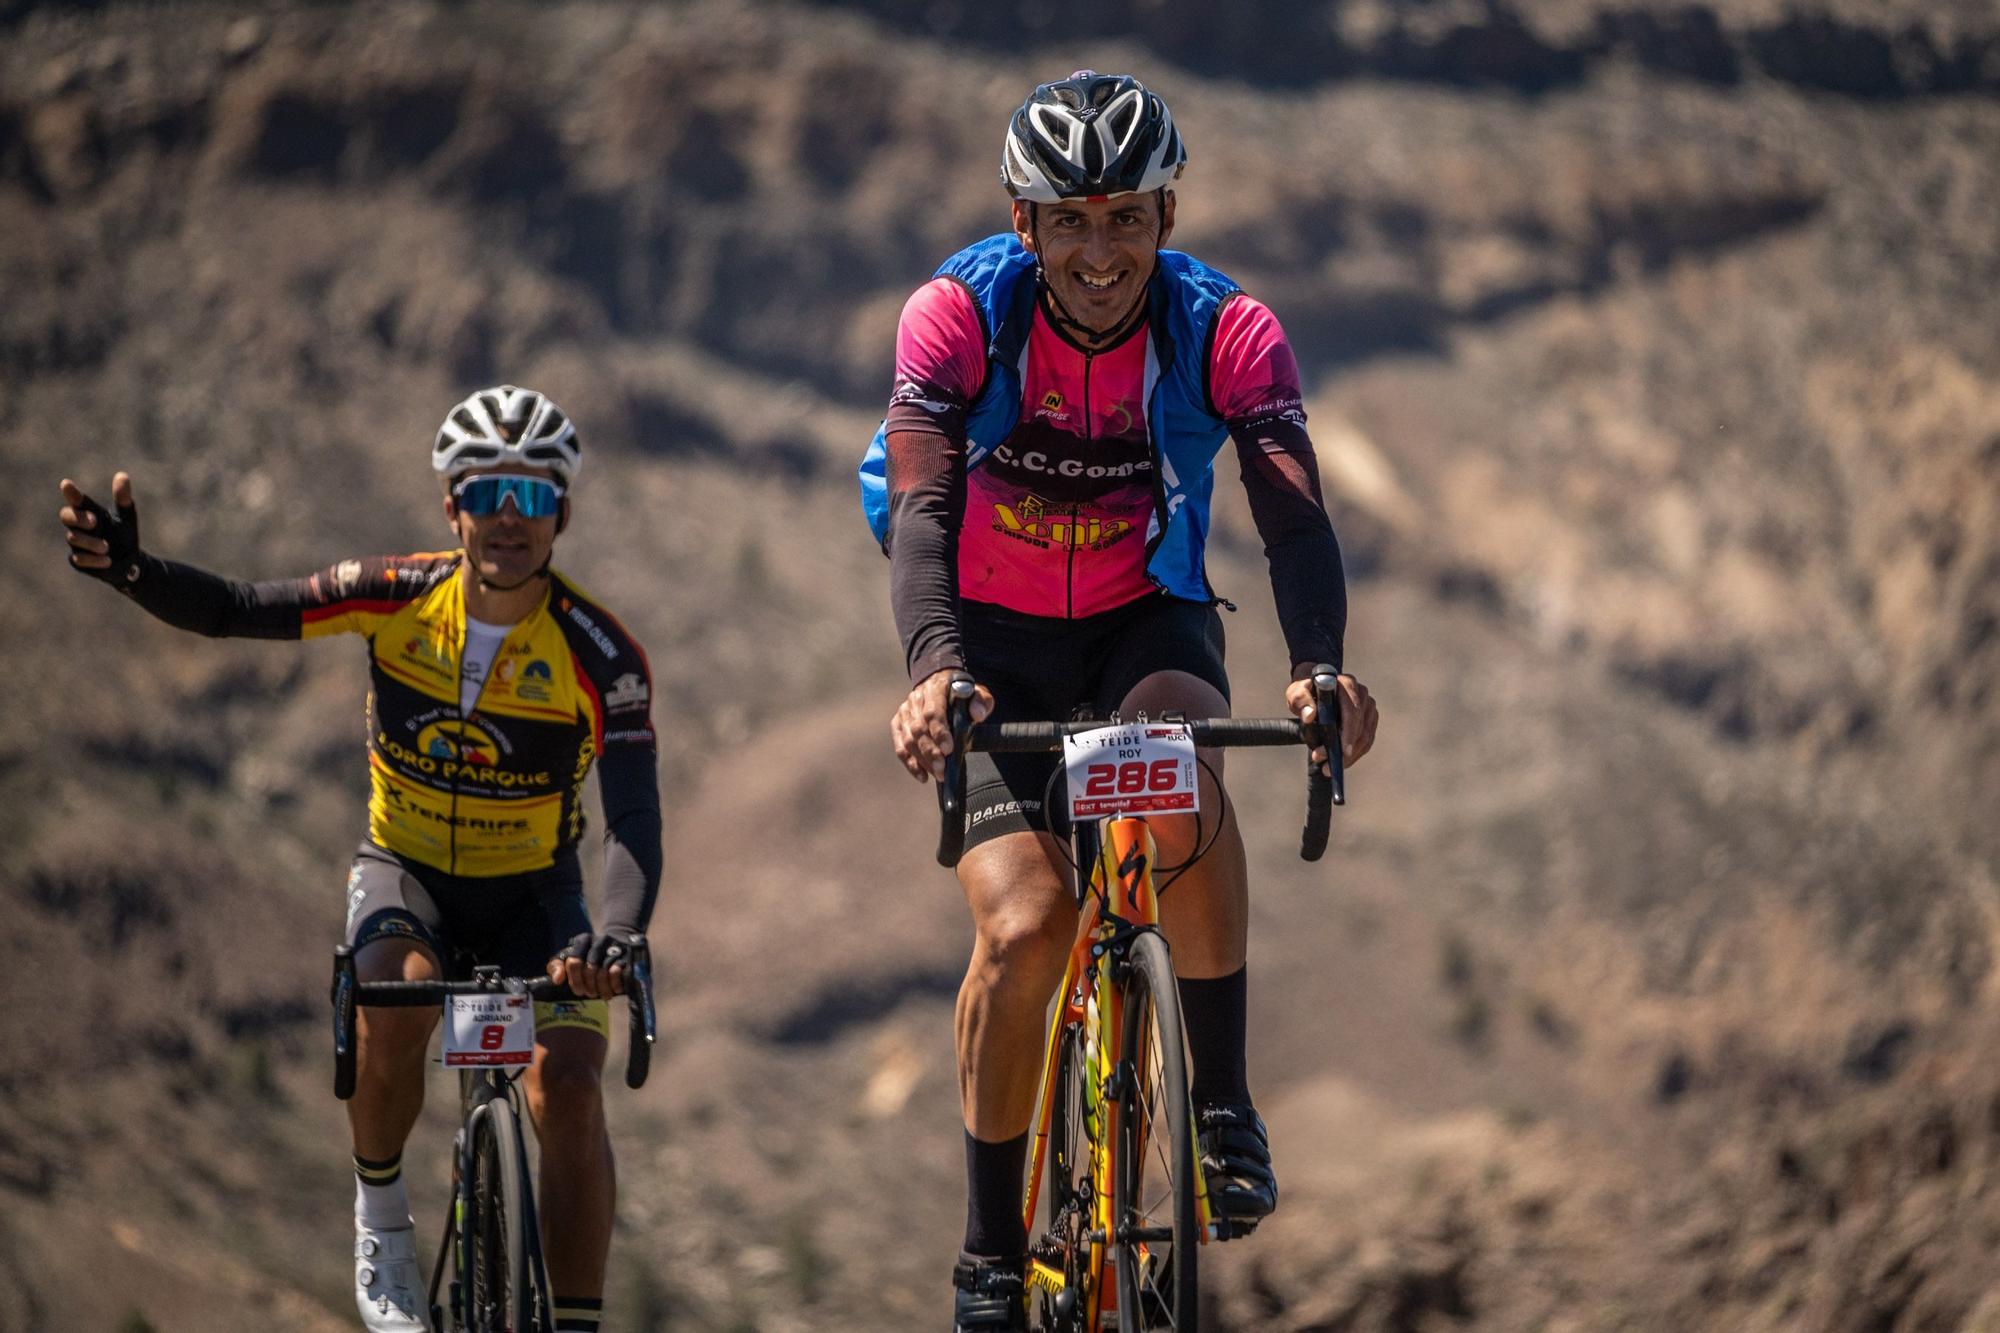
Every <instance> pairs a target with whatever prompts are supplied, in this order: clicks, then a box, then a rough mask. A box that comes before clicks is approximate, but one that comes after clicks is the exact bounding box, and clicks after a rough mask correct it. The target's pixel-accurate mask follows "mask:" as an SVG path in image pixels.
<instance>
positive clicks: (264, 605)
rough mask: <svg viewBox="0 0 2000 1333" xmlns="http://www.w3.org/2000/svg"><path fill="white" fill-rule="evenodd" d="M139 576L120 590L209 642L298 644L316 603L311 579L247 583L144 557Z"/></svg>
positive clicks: (169, 561) (175, 626) (163, 617)
mask: <svg viewBox="0 0 2000 1333" xmlns="http://www.w3.org/2000/svg"><path fill="white" fill-rule="evenodd" d="M138 564H139V577H138V578H137V579H135V580H134V581H133V582H131V583H128V584H124V585H121V586H120V591H121V592H123V593H124V594H125V595H126V596H128V597H130V598H131V599H132V600H133V601H135V602H137V603H138V604H139V605H140V606H141V607H144V608H145V609H146V611H147V612H149V613H150V614H152V615H154V616H157V617H158V618H159V619H161V620H164V621H166V622H167V623H168V624H169V625H172V626H173V627H174V628H175V629H184V630H192V631H193V632H194V633H196V634H206V635H208V636H209V637H210V638H248V639H296V638H298V637H299V635H300V626H301V625H302V624H303V623H304V622H303V617H302V616H301V612H302V611H303V610H304V609H305V607H306V606H307V605H309V604H312V603H313V602H314V601H315V600H316V599H315V598H314V597H313V594H312V589H311V586H310V585H311V582H312V581H311V580H310V579H273V580H271V581H269V582H265V583H245V582H243V581H242V580H241V579H227V578H224V577H222V576H221V575H220V574H211V573H209V572H208V571H207V570H205V569H196V568H195V567H194V566H193V565H183V564H180V563H178V562H176V561H172V560H162V559H160V557H158V556H156V555H144V554H142V555H140V556H139V559H138Z"/></svg>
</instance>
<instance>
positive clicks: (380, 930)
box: [347, 842, 448, 981]
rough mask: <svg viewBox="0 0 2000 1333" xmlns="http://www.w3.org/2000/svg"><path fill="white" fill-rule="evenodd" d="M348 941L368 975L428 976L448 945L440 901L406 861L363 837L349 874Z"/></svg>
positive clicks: (362, 974)
mask: <svg viewBox="0 0 2000 1333" xmlns="http://www.w3.org/2000/svg"><path fill="white" fill-rule="evenodd" d="M347 943H348V946H349V947H350V948H352V949H353V950H354V965H355V974H356V976H358V977H359V978H360V979H361V980H363V981H426V980H431V979H434V978H436V977H438V976H440V975H442V970H441V966H440V964H439V961H438V960H439V959H440V958H442V957H443V956H444V954H445V953H446V951H447V947H448V946H447V944H446V938H445V934H444V926H443V920H442V918H441V916H440V915H439V912H438V908H437V904H436V902H435V901H433V900H432V898H431V895H430V894H429V892H427V891H426V890H425V888H424V886H423V885H422V884H421V883H419V882H418V881H417V878H416V876H415V875H413V874H411V873H410V872H409V871H408V870H407V869H405V868H404V866H403V864H402V862H400V861H398V860H397V859H396V858H395V857H394V856H393V855H391V854H390V853H388V852H385V851H383V850H382V849H381V848H379V847H377V846H375V845H374V844H373V843H366V842H364V843H362V844H361V848H360V850H359V851H357V852H356V853H355V855H354V865H353V867H352V869H350V870H349V871H348V874H347Z"/></svg>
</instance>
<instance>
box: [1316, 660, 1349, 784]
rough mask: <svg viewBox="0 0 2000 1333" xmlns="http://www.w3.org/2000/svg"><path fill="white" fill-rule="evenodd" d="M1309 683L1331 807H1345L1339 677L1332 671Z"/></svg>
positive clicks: (1321, 673) (1319, 674)
mask: <svg viewBox="0 0 2000 1333" xmlns="http://www.w3.org/2000/svg"><path fill="white" fill-rule="evenodd" d="M1312 679H1313V717H1314V718H1315V719H1316V720H1317V721H1318V723H1319V728H1320V735H1321V737H1322V739H1323V740H1324V741H1325V743H1326V762H1327V766H1328V767H1329V768H1330V769H1331V770H1332V774H1331V776H1332V778H1333V803H1334V804H1335V805H1346V804H1347V774H1346V771H1345V768H1344V766H1343V765H1342V764H1341V761H1340V677H1339V676H1337V675H1335V674H1334V673H1333V672H1331V671H1315V672H1314V673H1313V678H1312ZM1307 762H1308V763H1310V762H1311V761H1310V760H1308V761H1307Z"/></svg>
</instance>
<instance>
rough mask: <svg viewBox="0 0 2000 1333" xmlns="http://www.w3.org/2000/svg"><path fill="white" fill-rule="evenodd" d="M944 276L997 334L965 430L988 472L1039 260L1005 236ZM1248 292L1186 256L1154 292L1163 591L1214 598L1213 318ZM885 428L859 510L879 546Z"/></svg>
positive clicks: (1164, 269)
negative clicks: (1207, 560)
mask: <svg viewBox="0 0 2000 1333" xmlns="http://www.w3.org/2000/svg"><path fill="white" fill-rule="evenodd" d="M935 276H936V277H940V278H954V279H956V280H958V281H959V282H962V283H964V284H965V286H966V288H967V290H969V291H970V292H971V293H972V298H973V302H974V304H975V305H977V307H978V309H979V318H980V324H981V327H982V328H985V329H987V330H990V331H991V333H992V340H991V341H990V342H989V343H988V344H987V346H986V383H985V385H984V386H983V387H982V388H981V389H980V392H979V397H978V398H976V399H974V400H973V402H972V406H971V408H970V410H969V411H968V413H967V415H966V422H965V433H966V466H967V467H978V466H979V465H980V464H981V463H982V462H984V461H985V459H986V455H987V454H988V453H990V452H991V451H992V449H993V446H994V445H996V444H999V443H1000V442H1001V441H1002V440H1004V439H1006V438H1007V436H1008V435H1009V433H1011V432H1012V431H1013V429H1014V426H1015V424H1016V423H1017V422H1018V421H1019V420H1020V417H1021V381H1022V378H1023V377H1024V375H1025V372H1026V366H1025V361H1026V358H1027V355H1028V331H1029V329H1030V328H1031V327H1032V326H1033V322H1034V318H1035V257H1034V256H1033V255H1031V254H1029V253H1028V251H1027V250H1026V249H1024V248H1023V247H1022V245H1021V242H1020V241H1019V240H1018V239H1017V238H1016V237H1015V236H1014V234H1013V233H1012V232H1002V233H1001V234H999V235H997V236H989V237H987V238H986V239H985V240H983V241H980V242H979V243H977V244H976V245H971V246H967V247H966V248H965V249H963V250H961V251H959V252H958V253H957V254H955V255H953V256H952V257H951V258H950V259H947V260H945V261H944V263H943V264H942V265H941V266H939V268H938V271H937V273H936V275H935ZM1238 290H1239V289H1238V287H1237V286H1236V284H1235V283H1233V282H1231V281H1230V280H1229V279H1228V278H1227V277H1225V276H1224V275H1223V274H1221V273H1219V272H1217V271H1216V270H1215V269H1212V268H1210V267H1209V266H1208V265H1206V264H1204V263H1202V262H1201V261H1200V260H1198V259H1193V258H1191V257H1189V256H1187V255H1184V254H1182V253H1180V252H1179V251H1177V250H1162V251H1160V262H1159V267H1158V268H1157V269H1155V270H1154V273H1153V281H1152V289H1151V293H1150V296H1149V299H1150V301H1151V306H1150V309H1149V311H1148V318H1149V320H1150V322H1151V336H1150V345H1149V346H1148V347H1147V349H1146V382H1145V398H1146V427H1147V430H1148V432H1149V433H1150V434H1151V436H1152V442H1153V459H1154V461H1155V463H1156V464H1157V467H1156V469H1155V474H1154V475H1155V476H1156V477H1157V478H1158V483H1157V489H1158V494H1157V496H1156V503H1155V505H1154V510H1153V519H1152V522H1151V523H1150V524H1149V525H1148V527H1147V530H1146V550H1147V559H1146V574H1147V577H1149V578H1151V579H1152V580H1153V582H1154V583H1155V584H1157V585H1159V587H1160V588H1161V589H1162V590H1163V591H1165V592H1168V593H1170V594H1172V595H1173V596H1175V597H1180V598H1184V599H1186V600H1188V601H1192V602H1208V601H1213V600H1214V594H1213V593H1212V592H1211V591H1210V589H1209V586H1208V576H1207V575H1206V573H1204V572H1203V568H1202V548H1203V547H1204V546H1206V545H1207V543H1208V509H1209V500H1210V497H1212V496H1213V495H1214V493H1215V467H1214V464H1215V455H1216V452H1217V451H1218V450H1220V449H1221V448H1222V442H1223V440H1225V439H1227V438H1228V435H1229V431H1228V428H1227V427H1226V426H1225V425H1224V424H1223V421H1222V418H1221V417H1219V416H1217V415H1216V414H1215V409H1214V408H1213V407H1212V406H1211V405H1210V403H1209V393H1208V387H1209V386H1208V347H1209V331H1210V328H1211V326H1212V325H1213V324H1214V323H1215V312H1216V311H1217V310H1218V309H1220V308H1221V306H1222V303H1223V302H1224V301H1225V300H1227V299H1228V298H1229V297H1230V296H1232V295H1234V294H1235V293H1236V292H1237V291H1238ZM887 430H888V422H887V421H886V420H885V421H884V422H883V424H882V425H881V426H878V427H876V430H875V438H874V440H873V441H871V442H870V443H869V445H868V452H867V454H866V455H865V456H864V457H863V458H862V460H861V509H862V512H863V513H864V514H866V515H867V517H868V526H869V529H870V530H871V531H873V532H874V534H875V540H876V542H877V543H878V544H886V543H887V541H888V536H889V491H888V483H887V460H888V454H887V445H886V436H887ZM1163 523H1164V527H1163V526H1162V524H1163Z"/></svg>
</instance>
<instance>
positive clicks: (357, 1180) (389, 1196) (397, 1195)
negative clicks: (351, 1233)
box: [354, 1157, 410, 1231]
mask: <svg viewBox="0 0 2000 1333" xmlns="http://www.w3.org/2000/svg"><path fill="white" fill-rule="evenodd" d="M354 1162H355V1175H354V1218H355V1220H356V1221H358V1222H361V1223H362V1224H364V1225H366V1226H369V1227H372V1228H374V1229H375V1230H377V1231H388V1230H393V1229H395V1228H396V1227H406V1226H409V1225H410V1196H409V1192H408V1191H407V1190H405V1189H404V1188H403V1171H402V1163H401V1161H400V1160H398V1161H395V1162H384V1163H376V1162H363V1161H362V1160H361V1159H360V1158H358V1157H357V1158H355V1159H354Z"/></svg>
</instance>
